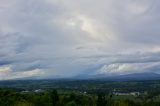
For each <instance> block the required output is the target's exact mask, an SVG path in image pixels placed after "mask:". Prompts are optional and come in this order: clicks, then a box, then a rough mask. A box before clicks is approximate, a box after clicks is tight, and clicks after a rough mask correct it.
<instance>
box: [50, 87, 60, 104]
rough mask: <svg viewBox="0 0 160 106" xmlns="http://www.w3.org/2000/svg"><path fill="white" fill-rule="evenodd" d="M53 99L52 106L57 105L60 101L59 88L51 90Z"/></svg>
mask: <svg viewBox="0 0 160 106" xmlns="http://www.w3.org/2000/svg"><path fill="white" fill-rule="evenodd" d="M51 101H52V106H57V102H58V101H59V96H58V93H57V90H53V91H51Z"/></svg>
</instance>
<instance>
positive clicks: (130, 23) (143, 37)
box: [0, 0, 160, 80]
mask: <svg viewBox="0 0 160 106" xmlns="http://www.w3.org/2000/svg"><path fill="white" fill-rule="evenodd" d="M159 10H160V1H159V0H0V80H4V79H16V78H23V77H40V78H47V77H53V78H55V77H71V76H76V75H85V74H89V75H92V74H93V75H95V74H106V75H119V74H129V73H141V72H155V73H160V13H159Z"/></svg>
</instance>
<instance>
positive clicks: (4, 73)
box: [0, 66, 44, 80]
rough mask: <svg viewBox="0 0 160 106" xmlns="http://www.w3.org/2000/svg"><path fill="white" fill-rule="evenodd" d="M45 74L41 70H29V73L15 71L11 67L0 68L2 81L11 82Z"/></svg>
mask: <svg viewBox="0 0 160 106" xmlns="http://www.w3.org/2000/svg"><path fill="white" fill-rule="evenodd" d="M43 74H44V72H43V71H42V70H40V69H34V70H28V71H19V72H18V71H13V70H12V69H11V66H3V67H0V80H10V79H17V78H27V77H36V76H42V75H43Z"/></svg>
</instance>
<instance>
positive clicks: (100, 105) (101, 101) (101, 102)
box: [97, 93, 106, 106]
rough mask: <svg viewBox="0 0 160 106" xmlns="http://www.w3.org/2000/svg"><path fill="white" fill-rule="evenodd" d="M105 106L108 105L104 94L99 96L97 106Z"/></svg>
mask: <svg viewBox="0 0 160 106" xmlns="http://www.w3.org/2000/svg"><path fill="white" fill-rule="evenodd" d="M105 105H106V98H105V95H104V94H102V93H100V94H98V99H97V106H105Z"/></svg>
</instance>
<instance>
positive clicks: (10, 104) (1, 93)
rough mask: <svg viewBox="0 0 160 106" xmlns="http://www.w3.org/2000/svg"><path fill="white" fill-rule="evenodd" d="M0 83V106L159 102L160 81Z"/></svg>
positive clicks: (147, 105)
mask: <svg viewBox="0 0 160 106" xmlns="http://www.w3.org/2000/svg"><path fill="white" fill-rule="evenodd" d="M0 86H1V89H0V106H160V81H130V82H114V81H100V80H99V81H97V80H81V81H80V80H77V81H75V80H67V81H66V80H65V81H64V80H37V81H3V82H0Z"/></svg>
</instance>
